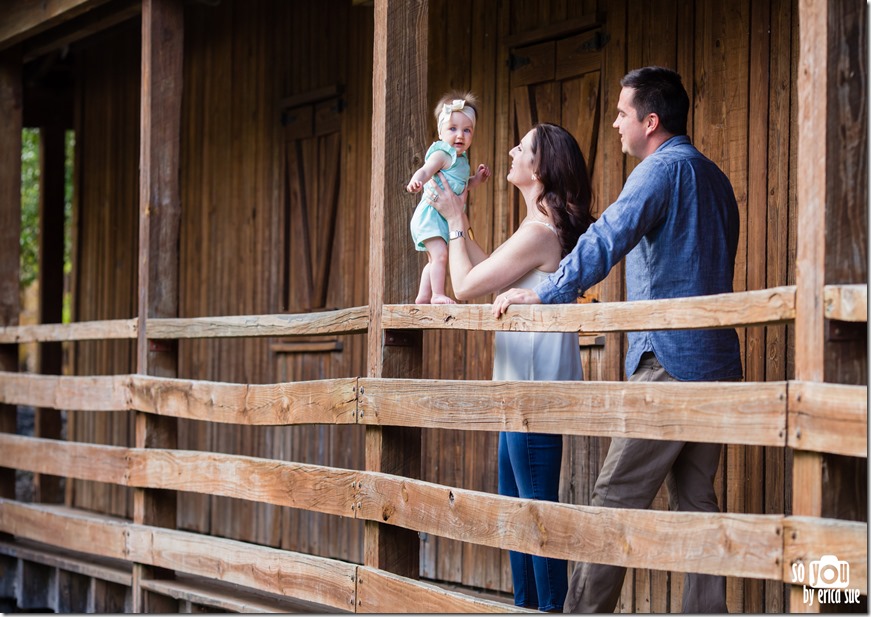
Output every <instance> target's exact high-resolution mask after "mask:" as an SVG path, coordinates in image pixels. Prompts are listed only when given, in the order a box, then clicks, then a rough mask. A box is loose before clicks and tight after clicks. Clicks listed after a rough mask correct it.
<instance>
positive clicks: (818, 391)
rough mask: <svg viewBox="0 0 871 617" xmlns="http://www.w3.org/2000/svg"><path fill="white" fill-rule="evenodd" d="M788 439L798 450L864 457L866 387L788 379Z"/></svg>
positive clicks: (788, 442)
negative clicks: (789, 380)
mask: <svg viewBox="0 0 871 617" xmlns="http://www.w3.org/2000/svg"><path fill="white" fill-rule="evenodd" d="M787 426H789V439H788V441H787V444H788V445H789V446H790V447H792V448H796V449H798V450H812V451H814V452H827V453H832V454H841V455H846V456H855V457H860V458H863V459H867V457H868V387H867V386H845V385H840V384H828V383H816V382H812V381H791V382H789V418H788V420H787Z"/></svg>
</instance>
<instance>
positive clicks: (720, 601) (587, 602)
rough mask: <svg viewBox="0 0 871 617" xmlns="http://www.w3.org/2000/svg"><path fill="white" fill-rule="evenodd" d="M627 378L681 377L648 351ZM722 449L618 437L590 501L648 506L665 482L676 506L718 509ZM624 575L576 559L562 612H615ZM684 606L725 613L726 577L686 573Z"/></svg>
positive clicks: (672, 505)
mask: <svg viewBox="0 0 871 617" xmlns="http://www.w3.org/2000/svg"><path fill="white" fill-rule="evenodd" d="M629 381H677V380H676V379H674V378H673V377H672V376H671V375H669V374H668V373H666V372H665V369H664V368H662V365H661V364H660V363H659V362H658V361H657V359H656V357H655V356H654V355H653V354H652V353H645V354H644V355H643V356H642V358H641V363H640V364H639V365H638V370H636V371H635V374H633V375H632V377H630V378H629ZM721 450H722V445H721V444H706V443H693V442H684V441H659V440H653V439H621V438H614V439H612V440H611V448H610V449H609V450H608V455H607V456H606V457H605V463H604V465H603V467H602V471H601V472H600V473H599V477H598V479H597V480H596V488H595V489H594V490H593V499H592V505H594V506H604V507H608V508H642V509H646V508H649V507H650V504H651V503H652V502H653V499H654V497H656V493H657V491H659V487H660V486H661V485H662V483H663V481H665V482H666V487H667V488H668V495H669V507H670V508H671V509H672V510H680V511H684V512H719V507H718V506H717V496H716V493H715V492H714V475H715V474H716V473H717V467H718V466H719V463H720V451H721ZM625 576H626V568H623V567H620V566H609V565H603V564H593V563H579V564H577V566H575V570H574V573H573V574H572V579H571V581H570V583H569V592H568V596H567V597H566V602H565V607H564V611H565V612H566V613H611V612H613V611H614V608H615V607H616V606H617V601H618V600H619V599H620V591H621V589H622V587H623V578H624V577H625ZM681 608H682V610H683V612H685V613H725V612H726V579H725V578H724V577H722V576H712V575H707V574H687V575H685V579H684V588H683V604H682V607H681Z"/></svg>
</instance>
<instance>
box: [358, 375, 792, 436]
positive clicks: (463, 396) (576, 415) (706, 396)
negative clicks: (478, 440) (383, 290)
mask: <svg viewBox="0 0 871 617" xmlns="http://www.w3.org/2000/svg"><path fill="white" fill-rule="evenodd" d="M785 413H786V382H769V383H754V384H749V383H693V384H690V383H657V384H652V383H626V382H522V383H518V382H495V381H439V380H411V379H408V380H402V379H391V380H387V379H383V380H369V379H361V380H360V422H361V423H363V424H372V425H379V424H380V425H398V426H423V427H425V428H453V429H462V430H484V431H518V432H527V431H529V432H543V433H561V434H564V435H600V436H615V435H616V436H623V437H645V438H648V439H681V440H686V441H702V442H707V441H712V440H713V441H721V442H724V443H743V444H754V445H779V446H782V445H784V443H785V434H786V424H785Z"/></svg>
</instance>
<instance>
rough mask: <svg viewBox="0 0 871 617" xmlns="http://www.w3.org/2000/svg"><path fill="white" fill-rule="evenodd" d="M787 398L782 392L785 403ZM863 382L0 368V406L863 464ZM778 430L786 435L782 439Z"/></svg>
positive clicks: (864, 432)
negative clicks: (585, 438) (613, 441)
mask: <svg viewBox="0 0 871 617" xmlns="http://www.w3.org/2000/svg"><path fill="white" fill-rule="evenodd" d="M788 393H789V395H788ZM867 396H868V388H867V387H866V386H846V385H839V384H814V383H808V382H795V381H789V382H762V383H732V382H720V383H630V382H601V381H597V382H494V381H442V380H413V379H367V378H343V379H325V380H317V381H303V382H293V383H284V384H264V385H249V384H232V383H220V382H209V381H194V380H186V379H168V378H160V377H149V376H141V375H114V376H102V377H66V376H62V377H58V376H46V375H29V374H21V373H5V372H0V403H4V404H10V405H34V406H39V407H45V408H52V409H74V410H82V411H123V410H138V411H145V412H148V413H153V414H157V415H165V416H172V417H176V418H186V419H192V420H204V421H210V422H222V423H233V424H241V425H295V424H365V425H368V426H407V427H418V428H452V429H462V430H475V431H504V430H507V431H517V432H525V431H531V432H551V433H561V434H565V435H593V436H627V437H646V438H649V439H677V438H680V439H683V440H686V441H701V442H704V441H710V440H711V439H712V436H714V435H716V436H717V440H718V441H721V442H723V443H732V444H744V445H763V446H780V447H786V446H790V447H795V448H800V449H803V450H813V451H821V452H832V453H836V454H844V455H849V456H859V457H866V456H867V430H866V427H867ZM787 426H789V427H790V430H789V432H787Z"/></svg>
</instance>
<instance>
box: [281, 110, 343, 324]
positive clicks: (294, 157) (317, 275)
mask: <svg viewBox="0 0 871 617" xmlns="http://www.w3.org/2000/svg"><path fill="white" fill-rule="evenodd" d="M340 113H341V108H340V103H339V100H338V99H333V100H329V101H323V102H319V103H317V104H312V105H304V106H300V107H296V108H293V109H290V110H288V111H286V112H285V114H284V122H285V130H286V133H285V138H286V142H285V157H286V165H285V173H286V187H287V221H288V222H287V229H286V239H285V259H286V265H285V267H286V275H285V285H286V289H285V297H286V306H287V308H288V310H289V311H290V312H294V313H296V312H307V311H311V310H317V309H323V308H325V307H326V300H327V291H328V289H329V279H330V273H331V271H332V268H331V259H332V253H333V244H334V242H333V240H334V238H335V235H336V228H337V221H336V216H337V213H338V209H339V184H340V162H341V132H340V131H341V117H340Z"/></svg>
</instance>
